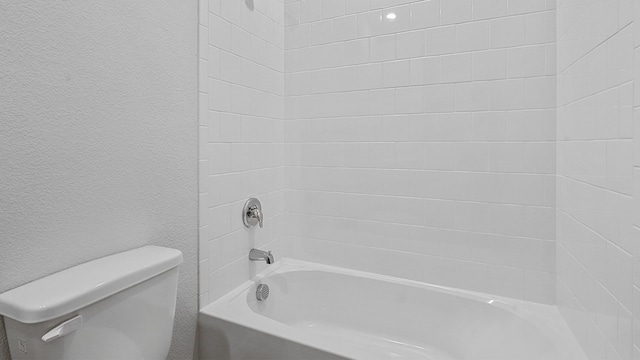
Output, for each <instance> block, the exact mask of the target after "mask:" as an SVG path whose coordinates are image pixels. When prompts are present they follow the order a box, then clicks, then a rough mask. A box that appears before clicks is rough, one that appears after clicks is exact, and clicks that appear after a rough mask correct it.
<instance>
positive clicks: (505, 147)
mask: <svg viewBox="0 0 640 360" xmlns="http://www.w3.org/2000/svg"><path fill="white" fill-rule="evenodd" d="M555 8H556V3H555V1H549V0H547V1H545V0H536V1H533V0H509V1H507V0H473V1H472V0H431V1H425V0H422V1H420V0H369V1H366V0H364V1H363V0H359V1H354V0H287V1H285V7H284V12H285V18H286V19H287V20H286V21H285V36H284V46H285V52H284V53H285V55H284V63H285V67H284V69H285V75H284V79H285V112H284V115H285V122H284V146H285V151H284V154H285V159H284V161H285V165H286V173H285V174H286V175H285V182H286V185H285V188H286V190H285V193H286V200H285V209H286V211H287V212H288V216H287V226H286V230H285V231H286V233H287V249H286V250H287V252H288V254H289V255H291V256H293V257H296V258H301V259H306V260H311V261H318V262H322V263H328V264H333V265H339V266H344V267H350V268H357V269H362V270H368V271H373V272H378V273H384V274H389V275H395V276H402V277H406V278H410V279H416V280H421V281H428V282H432V283H437V284H444V285H449V286H455V287H461V288H466V289H472V290H477V291H483V292H489V293H495V294H501V295H506V296H511V297H515V298H521V299H527V300H533V301H539V302H545V303H553V302H555V299H556V294H555V276H556V275H555V273H556V243H555V233H556V210H555V206H556V202H555V199H556V179H555V173H556V144H555V140H556V88H557V84H556V43H555V42H556V9H555ZM614 45H615V44H614ZM624 65H625V64H620V66H624ZM618 70H619V69H618V68H617V67H616V68H614V69H611V70H610V71H611V72H615V73H616V74H618ZM618 75H620V76H619V77H622V75H621V74H618ZM618 150H619V151H621V152H622V151H624V149H621V148H619V149H618ZM612 156H613V155H612ZM612 170H613V169H612ZM616 170H618V169H617V168H616ZM611 181H614V182H615V183H616V184H618V185H620V186H623V185H624V184H625V181H624V180H622V179H620V178H619V177H616V178H615V179H611Z"/></svg>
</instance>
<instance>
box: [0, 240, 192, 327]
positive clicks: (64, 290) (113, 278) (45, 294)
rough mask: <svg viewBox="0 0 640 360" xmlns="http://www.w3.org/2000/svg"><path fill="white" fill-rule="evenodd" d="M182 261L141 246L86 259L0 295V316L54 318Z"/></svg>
mask: <svg viewBox="0 0 640 360" xmlns="http://www.w3.org/2000/svg"><path fill="white" fill-rule="evenodd" d="M180 263H182V253H181V252H180V251H179V250H176V249H169V248H164V247H159V246H145V247H141V248H138V249H133V250H129V251H125V252H122V253H118V254H114V255H110V256H106V257H103V258H100V259H96V260H93V261H89V262H87V263H84V264H80V265H78V266H74V267H72V268H69V269H66V270H62V271H60V272H57V273H55V274H53V275H49V276H47V277H44V278H42V279H38V280H35V281H33V282H30V283H28V284H25V285H22V286H20V287H18V288H15V289H13V290H9V291H7V292H5V293H3V294H0V315H3V316H6V317H9V318H12V319H14V320H17V321H19V322H22V323H25V324H33V323H38V322H42V321H47V320H51V319H55V318H57V317H59V316H63V315H66V314H69V313H71V312H73V311H76V310H78V309H81V308H83V307H85V306H88V305H91V304H93V303H95V302H97V301H100V300H102V299H104V298H106V297H108V296H110V295H113V294H115V293H117V292H119V291H122V290H124V289H127V288H129V287H131V286H133V285H136V284H139V283H141V282H143V281H145V280H148V279H150V278H152V277H154V276H156V275H159V274H161V273H163V272H165V271H167V270H170V269H172V268H174V267H176V266H178V265H179V264H180Z"/></svg>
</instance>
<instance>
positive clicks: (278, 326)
mask: <svg viewBox="0 0 640 360" xmlns="http://www.w3.org/2000/svg"><path fill="white" fill-rule="evenodd" d="M306 271H321V272H329V273H335V274H340V275H346V276H354V277H362V278H367V279H371V280H377V281H384V282H391V283H394V284H399V285H404V286H410V287H415V288H421V289H425V290H430V291H435V292H439V293H444V294H447V295H450V296H457V297H462V298H464V299H468V300H471V301H476V302H480V303H484V304H486V305H489V306H492V307H495V308H498V309H501V310H503V311H507V312H509V313H511V314H513V315H514V316H517V317H519V318H522V319H524V320H525V321H527V322H529V323H530V324H531V325H533V326H534V327H535V328H536V329H537V330H539V331H540V332H541V333H542V334H543V335H544V336H546V337H547V338H549V339H551V340H552V341H553V342H554V343H556V342H558V341H560V342H562V343H563V344H565V345H566V351H565V352H567V353H569V354H571V356H572V357H571V358H572V359H587V358H586V356H584V352H583V350H582V348H581V347H580V346H579V345H578V343H577V340H576V339H575V337H574V336H573V334H572V333H571V331H570V330H569V328H568V326H567V324H566V322H565V321H564V319H563V318H562V316H561V315H560V313H559V310H558V309H557V307H556V306H555V305H548V304H541V303H535V302H530V301H526V300H520V299H512V298H508V297H504V296H498V295H492V294H485V293H481V292H476V291H471V290H464V289H458V288H452V287H447V286H443V285H435V284H430V283H425V282H420V281H416V280H410V279H404V278H398V277H393V276H388V275H382V274H376V273H371V272H366V271H361V270H355V269H348V268H342V267H337V266H332V265H325V264H319V263H313V262H308V261H302V260H297V259H292V258H286V257H285V258H281V259H280V260H279V261H278V262H277V263H276V264H274V265H272V266H269V267H268V268H267V269H265V270H263V271H262V272H260V273H258V274H256V275H255V276H253V277H252V278H251V279H249V280H247V281H245V282H244V283H242V284H241V285H239V286H238V287H236V288H235V289H233V290H232V291H230V292H228V293H227V294H225V295H224V296H222V297H220V298H219V299H217V300H216V301H214V302H212V303H210V304H208V305H207V306H205V307H204V308H202V309H201V310H200V311H199V313H198V318H199V323H200V322H202V324H205V323H207V318H206V317H207V316H210V317H213V318H218V319H220V320H222V321H225V322H229V323H232V324H236V325H241V326H245V327H247V328H249V329H252V330H254V331H259V332H264V333H267V334H269V335H271V336H275V337H278V338H281V339H286V340H289V341H292V342H295V343H298V344H300V345H303V346H308V347H310V348H313V349H317V350H320V351H324V352H327V353H329V354H332V355H335V356H342V357H345V358H351V359H357V358H366V356H364V355H363V354H361V353H359V352H358V351H356V350H354V349H350V348H349V347H346V346H341V345H338V344H335V343H334V342H331V341H327V339H323V338H318V337H314V336H311V335H310V334H305V333H304V332H301V331H299V330H298V329H296V328H294V327H291V326H289V325H287V324H284V323H281V322H278V321H277V320H274V319H271V318H268V317H265V316H263V315H261V314H259V313H256V312H254V311H253V310H252V309H251V308H250V307H249V304H248V303H247V302H246V296H247V295H248V292H249V291H251V290H252V289H255V288H256V287H257V285H258V284H260V283H261V281H262V280H263V279H265V278H267V277H269V276H272V275H279V274H286V273H289V272H306ZM541 315H543V316H541ZM550 335H556V336H558V337H559V338H552V337H551V336H550ZM563 339H571V341H570V344H567V343H566V342H565V341H562V340H563ZM563 353H564V352H563Z"/></svg>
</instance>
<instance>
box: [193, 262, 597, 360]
mask: <svg viewBox="0 0 640 360" xmlns="http://www.w3.org/2000/svg"><path fill="white" fill-rule="evenodd" d="M259 284H266V285H268V286H269V290H270V291H269V297H268V298H267V299H266V300H264V301H259V300H258V299H257V297H256V288H257V286H258V285H259ZM199 326H200V344H201V357H202V358H203V359H236V358H238V359H269V358H272V359H303V358H304V359H312V358H317V359H327V358H336V359H339V358H347V359H433V360H472V359H478V360H480V359H491V360H502V359H504V360H514V359H519V360H554V359H557V360H567V359H576V360H582V359H586V357H585V356H584V354H583V353H582V351H581V349H580V347H579V346H578V345H577V343H576V341H575V339H574V338H573V337H572V335H571V333H570V331H569V329H568V328H567V326H566V324H565V323H564V321H563V320H562V318H561V316H560V314H559V313H558V311H557V309H556V308H555V307H553V306H549V305H542V304H536V303H530V302H526V301H519V300H513V299H507V298H501V297H497V296H493V295H485V294H480V293H475V292H470V291H464V290H458V289H451V288H446V287H441V286H435V285H430V284H425V283H420V282H416V281H410V280H404V279H398V278H392V277H387V276H382V275H376V274H371V273H366V272H360V271H355V270H348V269H342V268H336V267H332V266H326V265H320V264H314V263H308V262H303V261H298V260H293V259H285V260H283V261H280V262H279V263H278V264H276V265H275V266H272V267H270V268H269V269H267V270H266V271H265V272H263V273H261V274H259V275H258V276H256V277H255V278H254V279H252V280H251V281H248V282H246V283H245V284H243V285H242V286H240V287H238V288H237V289H235V290H234V291H232V292H231V293H229V294H227V295H226V296H224V297H223V298H221V299H219V300H218V301H216V302H214V303H213V304H210V305H209V306H207V307H205V308H204V309H203V310H202V311H201V312H200V315H199Z"/></svg>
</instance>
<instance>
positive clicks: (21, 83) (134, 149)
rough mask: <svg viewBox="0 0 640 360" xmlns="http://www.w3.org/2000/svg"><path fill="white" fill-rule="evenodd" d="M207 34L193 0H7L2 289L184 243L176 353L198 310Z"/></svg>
mask: <svg viewBox="0 0 640 360" xmlns="http://www.w3.org/2000/svg"><path fill="white" fill-rule="evenodd" d="M196 32H197V2H196V1H189V2H184V1H164V2H140V1H135V2H130V1H109V2H95V1H89V2H86V1H44V0H35V1H28V2H24V1H17V0H15V1H14V0H6V1H2V2H0V39H1V41H0V48H1V50H0V83H2V86H0V104H2V105H1V107H2V110H1V112H0V292H2V291H5V290H8V289H11V288H14V287H17V286H19V285H22V284H24V283H26V282H29V281H32V280H35V279H37V278H40V277H42V276H45V275H48V274H51V273H53V272H56V271H58V270H62V269H64V268H67V267H70V266H72V265H76V264H79V263H82V262H85V261H88V260H91V259H95V258H98V257H102V256H104V255H108V254H112V253H116V252H119V251H123V250H127V249H131V248H135V247H139V246H143V245H146V244H155V245H162V246H169V247H174V248H177V249H180V250H181V251H182V252H183V254H184V256H185V261H184V263H183V264H182V265H181V268H180V285H179V295H178V305H177V321H176V324H175V331H174V338H173V340H174V341H173V345H172V348H171V355H170V358H172V359H188V358H191V357H192V354H193V351H194V341H195V340H194V339H195V320H196V314H197V277H196V273H197V267H196V265H197V258H196V257H197V254H196V252H197V233H196V229H197V223H196V219H197V218H196V214H197V187H196V186H197V185H196V184H197V164H196V161H195V159H196V156H197V155H196V154H197V147H196V141H197V140H196V139H197V133H196V131H197V93H196V91H197V61H196V56H197V41H196ZM4 339H5V337H4V335H2V334H0V344H2V354H0V359H7V358H8V349H7V346H6V344H5V343H4V341H5V340H4Z"/></svg>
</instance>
